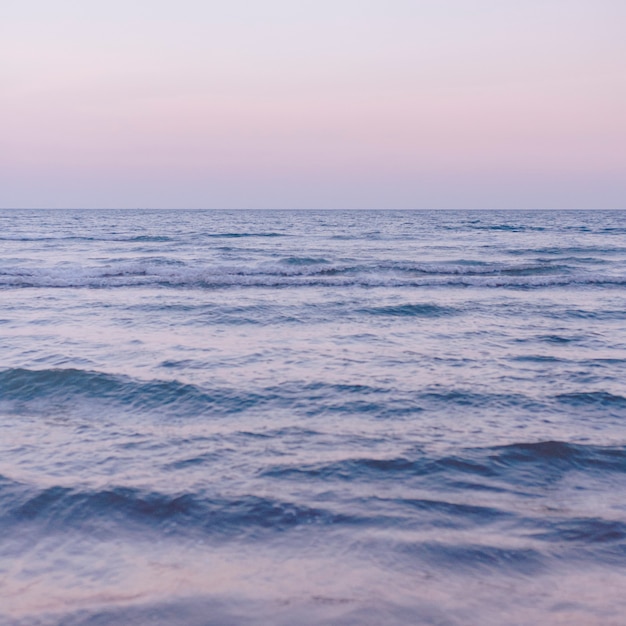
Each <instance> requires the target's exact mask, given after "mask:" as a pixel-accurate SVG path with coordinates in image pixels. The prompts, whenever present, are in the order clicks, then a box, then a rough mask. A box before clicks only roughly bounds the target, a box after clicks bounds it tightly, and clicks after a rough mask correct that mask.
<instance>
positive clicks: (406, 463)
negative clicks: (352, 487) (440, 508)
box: [264, 441, 626, 488]
mask: <svg viewBox="0 0 626 626" xmlns="http://www.w3.org/2000/svg"><path fill="white" fill-rule="evenodd" d="M532 466H535V468H536V471H535V472H530V473H529V468H531V467H532ZM555 471H556V472H557V473H558V474H562V473H563V472H567V471H585V472H594V471H595V472H602V473H617V474H626V446H597V445H590V444H573V443H566V442H562V441H539V442H531V443H515V444H510V445H504V446H493V447H486V448H467V449H466V450H464V451H463V454H462V455H460V456H459V455H454V456H442V457H433V456H429V455H428V454H426V453H425V452H424V451H423V450H420V449H418V450H415V451H413V452H412V453H411V454H409V455H406V456H399V457H392V458H381V459H376V458H350V459H345V460H342V461H334V462H331V463H317V464H311V465H306V466H302V465H299V466H293V465H275V466H273V467H271V468H268V469H267V470H266V471H265V472H264V475H268V476H272V477H274V478H281V479H289V480H292V479H294V480H299V481H301V480H306V479H313V480H323V481H326V482H328V481H397V480H410V479H412V478H416V477H434V478H435V479H436V480H437V481H441V480H442V478H445V479H446V480H447V481H448V482H449V484H456V483H457V481H458V480H467V479H470V478H472V477H474V478H475V477H480V478H482V479H484V480H488V482H487V484H489V485H491V486H492V487H494V486H495V485H498V484H499V485H500V488H506V486H507V485H508V486H512V487H514V488H517V487H520V486H523V485H524V484H528V483H529V482H534V481H543V480H550V479H552V478H554V472H555Z"/></svg>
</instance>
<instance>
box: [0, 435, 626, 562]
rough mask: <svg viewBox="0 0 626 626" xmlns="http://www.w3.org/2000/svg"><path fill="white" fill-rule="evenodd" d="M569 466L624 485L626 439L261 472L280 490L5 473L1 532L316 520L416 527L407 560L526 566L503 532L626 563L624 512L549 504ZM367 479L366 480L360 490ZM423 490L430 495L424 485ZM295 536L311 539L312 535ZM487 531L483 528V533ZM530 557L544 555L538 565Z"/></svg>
mask: <svg viewBox="0 0 626 626" xmlns="http://www.w3.org/2000/svg"><path fill="white" fill-rule="evenodd" d="M569 472H579V473H581V475H582V474H584V475H585V480H586V481H587V483H586V484H594V485H602V484H606V483H607V482H611V481H613V482H616V483H617V484H619V482H620V481H623V478H624V474H626V447H623V446H622V447H606V446H595V445H582V444H570V443H565V442H558V441H542V442H534V443H516V444H511V445H507V446H495V447H487V448H481V449H467V450H464V451H460V453H459V454H458V455H456V456H442V457H438V456H434V455H432V454H431V455H428V454H425V453H424V452H423V451H414V453H413V454H412V455H410V456H404V457H395V458H391V459H374V458H357V459H347V460H345V461H340V462H333V463H325V464H318V465H317V466H300V467H299V468H295V467H291V468H289V467H287V466H275V467H274V468H270V469H268V470H266V471H262V472H259V475H258V478H259V479H261V480H262V481H263V483H262V484H263V485H264V486H263V491H264V492H265V493H266V494H271V493H276V494H280V495H256V494H254V493H253V491H254V489H250V490H249V491H247V492H246V491H243V492H239V493H232V492H231V493H223V494H220V493H215V494H214V493H209V492H207V491H205V490H203V489H202V488H199V487H196V488H194V489H189V488H188V489H181V490H178V491H172V492H166V491H159V490H155V489H141V488H136V487H128V486H123V485H115V484H112V485H109V486H106V487H100V488H91V487H88V486H85V485H76V486H62V485H51V486H39V485H36V484H32V483H26V482H20V481H14V480H11V479H10V478H8V477H2V476H0V530H1V531H3V532H7V531H11V529H14V528H18V527H19V528H21V529H27V528H39V529H41V531H42V532H43V533H45V534H49V533H63V534H67V535H72V534H73V533H74V531H80V532H85V533H97V535H98V536H99V537H101V538H102V537H106V536H120V535H122V536H127V537H128V536H130V537H132V536H133V535H134V534H135V533H145V532H146V531H149V532H154V533H156V534H157V536H162V537H167V536H170V535H172V536H175V537H177V538H178V539H180V538H181V537H183V536H184V537H193V536H195V535H202V536H204V537H208V538H214V539H215V540H216V541H222V540H224V539H229V538H230V539H237V540H241V539H246V540H252V541H253V540H256V539H266V538H267V537H268V536H274V537H277V536H280V535H282V534H283V533H288V532H289V531H292V530H296V529H299V528H306V529H307V536H310V533H314V532H315V530H316V529H319V530H321V531H322V532H325V529H326V530H329V529H332V532H333V533H342V532H345V533H346V534H345V536H346V537H350V539H347V540H348V541H350V542H353V541H355V538H354V537H355V536H356V537H359V539H358V541H359V542H363V541H367V540H366V539H365V537H366V536H367V535H363V534H359V533H357V534H356V535H355V533H356V532H357V530H358V529H367V528H371V529H381V530H384V531H385V532H386V533H388V532H389V531H390V530H394V531H402V533H411V534H410V537H411V539H410V541H406V540H404V539H403V537H407V535H406V534H402V533H400V534H397V535H396V539H395V540H394V542H393V549H394V550H399V551H401V553H402V555H403V557H402V558H403V559H404V560H406V558H407V555H408V556H410V557H411V558H415V557H418V558H419V559H420V560H422V561H424V560H425V561H431V560H432V561H433V563H434V562H435V561H437V562H438V567H467V568H472V569H480V568H483V567H489V568H493V569H494V570H496V571H500V570H502V568H503V567H505V566H506V567H509V566H510V567H513V568H515V569H517V568H518V564H516V559H515V558H514V557H515V554H517V553H516V552H515V550H513V551H512V552H510V553H508V552H507V551H508V550H512V548H510V547H509V548H505V547H503V545H497V543H498V541H500V542H502V541H503V538H507V541H508V540H510V539H513V540H514V541H513V543H515V542H517V543H518V545H519V543H520V542H522V544H523V546H522V547H521V548H519V549H520V550H521V552H520V553H519V556H520V557H522V561H521V562H520V563H519V567H522V568H525V567H526V565H529V566H530V565H532V566H533V567H534V566H535V565H537V566H538V565H539V563H540V562H541V561H542V560H544V559H546V558H553V557H555V556H556V557H558V558H565V557H566V558H569V559H588V558H592V559H597V560H602V561H605V562H607V561H610V562H612V563H615V564H619V562H620V561H621V562H622V565H623V557H624V555H626V521H625V520H624V519H623V516H619V517H618V516H615V515H613V516H610V515H607V514H606V511H605V512H604V515H603V514H602V513H601V512H597V513H595V514H591V515H590V514H584V513H580V512H576V510H575V509H573V510H572V509H567V508H558V507H553V510H551V512H550V514H546V507H551V506H552V505H553V504H554V503H553V501H552V500H553V498H552V496H551V494H553V491H554V488H555V486H556V485H558V484H559V481H560V480H563V479H564V478H566V477H567V474H568V473H569ZM292 480H295V481H297V484H298V488H297V489H296V490H295V491H294V490H293V489H286V488H285V487H284V486H281V484H280V483H281V482H282V483H283V485H284V484H285V483H284V481H292ZM416 480H417V482H416ZM590 480H593V481H594V482H593V483H589V481H590ZM346 481H349V482H352V483H355V484H354V485H353V487H352V489H350V490H346V489H343V488H341V484H342V483H345V482H346ZM381 481H385V482H387V483H388V484H387V487H385V486H384V484H381ZM357 483H361V484H362V486H363V487H364V488H363V489H357V488H356V484H357ZM172 484H177V481H176V480H172ZM178 484H179V483H178ZM398 484H401V485H403V491H404V495H398V494H397V493H395V494H394V491H396V492H397V489H395V490H394V489H393V485H398ZM472 484H474V485H476V489H473V488H472ZM548 486H549V487H550V488H549V489H548V490H547V491H546V489H545V488H546V487H548ZM305 487H306V489H305ZM480 487H482V488H485V489H488V490H489V491H488V492H489V494H490V498H489V503H487V502H486V501H483V502H482V503H481V501H480V498H478V497H477V496H478V493H479V488H480ZM533 487H535V488H536V487H541V489H539V490H537V489H534V490H533ZM416 488H417V490H418V491H415V489H416ZM417 492H419V493H420V494H421V495H419V496H418V495H412V493H413V494H416V493H417ZM303 493H306V494H307V496H306V497H303V496H302V494H303ZM312 494H314V495H312ZM507 494H510V495H513V496H514V500H515V502H514V501H513V500H511V498H510V497H507ZM533 501H535V502H534V503H533ZM478 529H487V530H493V532H494V540H493V543H482V544H472V543H469V542H468V541H470V540H469V538H468V536H467V535H455V536H451V535H448V538H447V540H441V539H440V540H438V541H436V542H433V539H432V535H431V534H430V532H431V531H435V532H436V533H437V535H438V536H439V537H441V536H442V531H446V530H447V531H473V532H474V533H476V531H477V530H478ZM444 535H445V533H444ZM325 536H327V535H325ZM295 537H296V539H297V541H302V535H301V534H298V535H295ZM478 537H479V535H477V534H474V535H473V538H474V541H476V539H477V538H478ZM496 538H497V539H496ZM505 543H506V542H505ZM507 554H508V556H507ZM524 555H526V556H531V555H532V558H531V562H530V563H529V562H528V561H527V559H526V556H524ZM503 560H504V561H507V560H510V562H509V563H508V565H507V563H506V562H504V561H503Z"/></svg>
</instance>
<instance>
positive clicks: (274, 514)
mask: <svg viewBox="0 0 626 626" xmlns="http://www.w3.org/2000/svg"><path fill="white" fill-rule="evenodd" d="M0 495H1V496H2V497H1V499H0V527H7V526H10V525H14V524H15V525H24V524H27V523H30V524H33V523H39V524H43V525H45V526H46V527H50V528H55V527H56V528H63V529H65V530H67V529H82V530H86V531H91V530H93V527H94V526H98V527H99V528H100V529H101V530H103V529H106V527H107V526H111V525H120V524H122V525H124V527H125V528H126V529H127V531H129V532H132V530H134V527H144V526H145V527H150V528H152V529H155V530H166V531H167V530H168V529H172V528H173V527H176V528H178V529H188V530H193V531H196V532H202V533H204V534H212V535H235V534H236V535H240V534H242V533H244V534H247V535H254V534H255V533H257V532H259V531H260V530H263V529H272V530H274V531H281V530H285V529H288V528H293V527H295V526H299V525H303V524H307V525H308V524H312V523H318V524H332V523H338V522H340V521H341V516H338V515H334V514H332V513H330V512H328V511H326V510H324V509H321V508H312V507H308V506H304V505H296V504H294V503H291V502H284V501H281V500H279V499H274V498H269V497H259V496H254V495H244V496H240V497H236V498H220V497H213V498H212V497H209V496H206V495H203V494H202V493H189V492H183V493H174V494H167V493H162V492H157V491H148V490H142V489H137V488H130V487H111V488H105V489H87V488H78V487H74V488H72V487H61V486H53V487H46V488H38V487H36V486H33V485H29V484H24V483H18V482H13V481H10V480H8V479H6V478H3V477H0Z"/></svg>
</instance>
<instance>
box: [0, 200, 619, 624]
mask: <svg viewBox="0 0 626 626" xmlns="http://www.w3.org/2000/svg"><path fill="white" fill-rule="evenodd" d="M0 350H1V351H0V356H1V360H0V624H2V625H3V626H4V625H11V626H13V625H16V626H17V625H19V626H31V625H33V626H34V625H37V626H79V625H80V626H83V625H84V626H87V625H93V626H96V625H97V626H104V625H119V624H124V625H125V626H127V625H132V624H150V625H159V626H160V625H176V626H205V625H214V624H215V625H219V626H222V625H229V624H232V625H239V624H244V625H245V624H268V625H281V624H285V625H287V624H289V625H293V624H298V625H306V624H332V625H348V624H355V625H361V624H384V625H394V624H411V625H422V624H423V625H433V626H435V625H436V626H457V625H458V626H461V625H462V626H465V625H474V624H480V625H481V626H490V625H493V626H501V625H503V624H506V625H507V626H513V625H536V624H542V625H552V624H567V625H568V626H572V625H585V626H587V625H598V626H600V625H602V626H609V625H623V624H625V623H626V617H624V616H625V615H626V593H625V590H626V212H600V211H597V212H593V211H589V212H578V211H562V212H498V211H484V212H478V211H477V212H452V211H450V212H418V211H416V212H396V211H379V212H369V211H327V212H321V211H320V212H296V211H292V212H290V211H283V212H278V211H277V212H273V211H265V212H263V211H240V212H226V211H223V212H220V211H170V212H167V211H70V210H67V211H60V210H59V211H57V210H55V211H22V210H19V211H17V210H15V211H9V210H5V211H2V212H0Z"/></svg>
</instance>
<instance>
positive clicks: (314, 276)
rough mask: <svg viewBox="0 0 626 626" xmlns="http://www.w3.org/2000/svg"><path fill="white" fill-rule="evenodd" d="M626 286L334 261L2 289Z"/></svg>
mask: <svg viewBox="0 0 626 626" xmlns="http://www.w3.org/2000/svg"><path fill="white" fill-rule="evenodd" d="M574 285H597V286H602V285H606V286H610V285H614V286H622V285H626V275H621V274H602V273H597V272H595V273H591V272H588V271H583V270H581V269H579V268H578V267H575V266H566V265H562V264H560V265H550V264H547V263H524V264H503V263H493V264H478V263H477V264H471V263H464V264H460V263H414V262H405V261H395V262H377V263H370V264H367V263H360V264H349V263H329V262H328V261H326V260H322V261H319V262H318V261H313V260H310V259H302V260H298V261H296V260H294V259H293V258H292V259H289V260H288V262H287V263H273V264H270V263H266V264H263V265H258V266H254V265H219V264H216V265H213V266H196V267H190V266H188V265H184V264H181V263H180V262H177V263H173V262H168V261H167V259H161V258H159V259H153V260H149V259H148V260H143V261H136V262H133V261H128V262H126V261H124V262H117V263H110V264H108V265H106V266H84V265H79V264H76V263H72V264H63V265H56V266H52V267H45V268H32V267H5V268H4V269H2V270H1V271H0V287H2V288H5V289H7V288H20V287H22V288H36V287H59V288H68V287H69V288H85V287H92V288H93V287H95V288H119V287H134V286H161V287H173V288H214V289H215V288H227V287H314V286H326V287H350V286H355V287H422V286H442V287H444V286H452V287H454V286H456V287H458V286H463V287H488V288H498V287H500V288H507V287H509V288H541V287H551V286H574Z"/></svg>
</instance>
